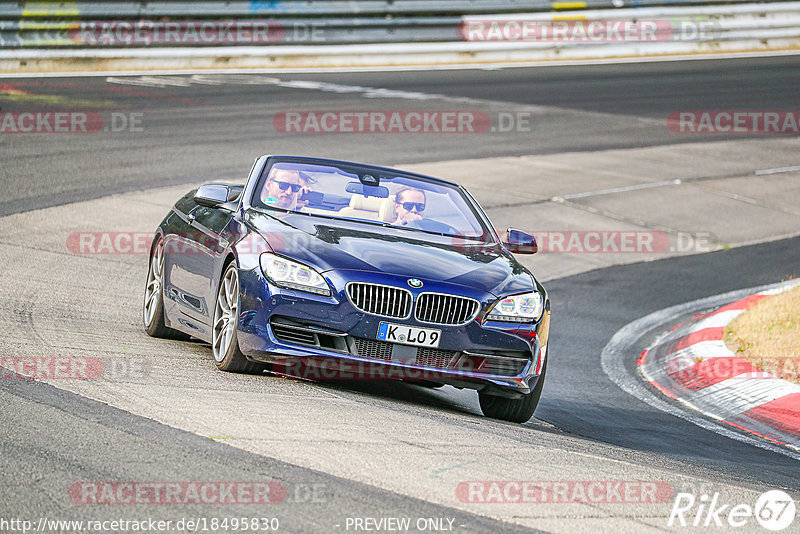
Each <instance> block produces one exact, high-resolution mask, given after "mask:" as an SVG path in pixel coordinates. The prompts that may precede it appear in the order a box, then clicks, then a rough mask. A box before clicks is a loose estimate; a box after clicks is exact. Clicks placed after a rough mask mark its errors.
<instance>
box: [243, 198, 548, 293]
mask: <svg viewBox="0 0 800 534" xmlns="http://www.w3.org/2000/svg"><path fill="white" fill-rule="evenodd" d="M245 222H246V223H247V224H248V225H249V226H250V227H251V228H254V229H255V230H256V231H258V233H259V234H261V236H262V237H264V238H265V239H266V240H267V242H268V243H269V245H270V247H272V249H273V250H274V251H275V252H276V253H278V254H282V255H284V256H287V257H289V258H292V259H295V260H297V261H300V262H302V263H305V264H308V265H310V266H312V267H315V268H316V269H318V270H320V271H322V272H325V271H329V270H332V269H337V270H357V271H358V270H360V271H373V272H382V273H387V274H393V275H399V276H408V277H409V278H420V279H423V280H430V281H433V280H435V281H439V282H447V283H452V284H459V285H462V286H466V287H471V288H473V289H477V290H480V291H483V292H486V293H492V294H494V295H495V296H502V295H509V294H513V293H520V292H524V291H530V290H533V289H534V288H535V285H534V283H533V281H532V275H531V273H530V272H529V271H528V270H527V269H526V268H525V267H523V266H522V265H521V264H519V263H518V262H517V261H516V260H515V259H514V257H513V256H512V255H511V254H509V253H508V252H506V251H505V250H504V249H503V248H502V247H501V246H499V245H498V244H494V245H486V244H480V245H478V244H476V243H473V242H471V241H464V240H456V239H454V238H450V237H444V236H438V235H432V234H425V233H420V232H415V231H411V230H402V229H397V228H388V227H381V226H373V225H368V224H364V223H359V222H354V221H346V220H340V219H329V218H326V217H316V216H310V215H305V214H296V213H276V214H275V215H271V214H266V213H262V212H260V211H256V210H248V211H247V212H246V214H245Z"/></svg>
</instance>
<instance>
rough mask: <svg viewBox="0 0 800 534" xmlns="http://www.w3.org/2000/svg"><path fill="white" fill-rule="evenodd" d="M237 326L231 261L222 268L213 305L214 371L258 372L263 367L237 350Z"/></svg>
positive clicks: (236, 290)
mask: <svg viewBox="0 0 800 534" xmlns="http://www.w3.org/2000/svg"><path fill="white" fill-rule="evenodd" d="M238 324H239V269H238V268H237V267H236V262H235V261H231V262H230V263H228V265H227V266H226V267H225V270H224V272H223V274H222V280H221V281H220V283H219V289H218V290H217V299H216V301H215V303H214V322H213V323H212V326H211V336H212V339H211V349H212V350H213V351H214V363H215V364H216V365H217V369H219V370H221V371H227V372H229V373H257V372H260V371H262V370H263V369H264V366H263V365H261V364H258V363H255V362H251V361H249V360H248V359H247V357H246V356H245V355H244V354H243V353H242V351H241V350H239V340H238V337H237V335H236V329H237V326H238Z"/></svg>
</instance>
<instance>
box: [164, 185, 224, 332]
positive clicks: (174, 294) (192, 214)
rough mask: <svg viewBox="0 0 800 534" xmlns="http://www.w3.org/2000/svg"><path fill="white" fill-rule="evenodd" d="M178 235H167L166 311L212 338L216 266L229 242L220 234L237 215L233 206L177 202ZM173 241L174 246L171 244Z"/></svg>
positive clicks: (192, 329)
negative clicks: (179, 221) (229, 207)
mask: <svg viewBox="0 0 800 534" xmlns="http://www.w3.org/2000/svg"><path fill="white" fill-rule="evenodd" d="M176 208H178V209H177V210H176V212H177V213H176V215H177V216H178V217H180V219H182V221H181V223H179V224H176V225H175V227H176V231H175V233H174V235H170V236H168V238H167V246H168V247H169V248H168V249H167V252H168V262H167V263H165V275H166V279H165V287H164V294H165V301H170V302H169V304H168V305H167V308H166V309H165V311H166V312H167V315H168V317H169V319H170V322H173V323H174V322H176V321H177V322H178V323H180V324H181V325H182V326H183V327H184V328H183V329H184V330H185V329H187V328H188V329H189V330H190V331H192V333H193V334H194V335H196V336H197V337H199V338H201V339H210V336H211V328H210V326H211V320H212V315H213V313H214V308H213V306H214V298H215V295H214V291H215V290H216V283H217V280H216V272H215V266H216V265H217V264H218V263H219V259H220V255H221V254H222V253H223V252H224V250H225V247H226V246H227V241H226V240H224V239H221V238H220V233H221V232H222V231H223V229H224V228H225V227H226V225H227V224H228V222H229V221H230V219H231V216H232V215H233V213H232V211H231V210H230V209H226V208H222V207H216V208H212V207H207V206H201V205H199V204H197V203H196V202H194V201H193V200H192V201H191V204H190V205H187V204H182V205H180V206H178V205H176ZM170 245H171V246H170Z"/></svg>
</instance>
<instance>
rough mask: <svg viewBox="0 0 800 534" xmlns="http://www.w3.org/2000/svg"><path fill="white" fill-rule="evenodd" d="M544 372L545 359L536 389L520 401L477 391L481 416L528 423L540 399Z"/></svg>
mask: <svg viewBox="0 0 800 534" xmlns="http://www.w3.org/2000/svg"><path fill="white" fill-rule="evenodd" d="M546 371H547V359H545V361H544V366H543V367H542V374H541V375H539V381H538V382H537V383H536V387H534V388H533V391H531V392H530V393H528V394H526V395H524V396H523V397H522V398H521V399H508V398H505V397H498V396H497V395H489V394H487V393H483V392H482V391H479V392H478V400H479V401H480V404H481V410H482V411H483V415H485V416H486V417H491V418H492V419H502V420H503V421H510V422H512V423H525V422H526V421H528V420H529V419H530V418H531V417H533V412H535V411H536V407H537V406H538V405H539V398H541V396H542V388H544V376H545V372H546Z"/></svg>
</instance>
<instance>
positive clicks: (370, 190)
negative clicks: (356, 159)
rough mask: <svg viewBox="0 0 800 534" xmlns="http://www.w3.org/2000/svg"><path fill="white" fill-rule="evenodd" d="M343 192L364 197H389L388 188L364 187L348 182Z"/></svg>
mask: <svg viewBox="0 0 800 534" xmlns="http://www.w3.org/2000/svg"><path fill="white" fill-rule="evenodd" d="M345 191H347V192H348V193H355V194H356V195H361V196H364V197H376V198H388V197H389V188H388V187H386V186H383V185H364V184H362V183H361V182H348V183H347V187H346V188H345Z"/></svg>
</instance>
